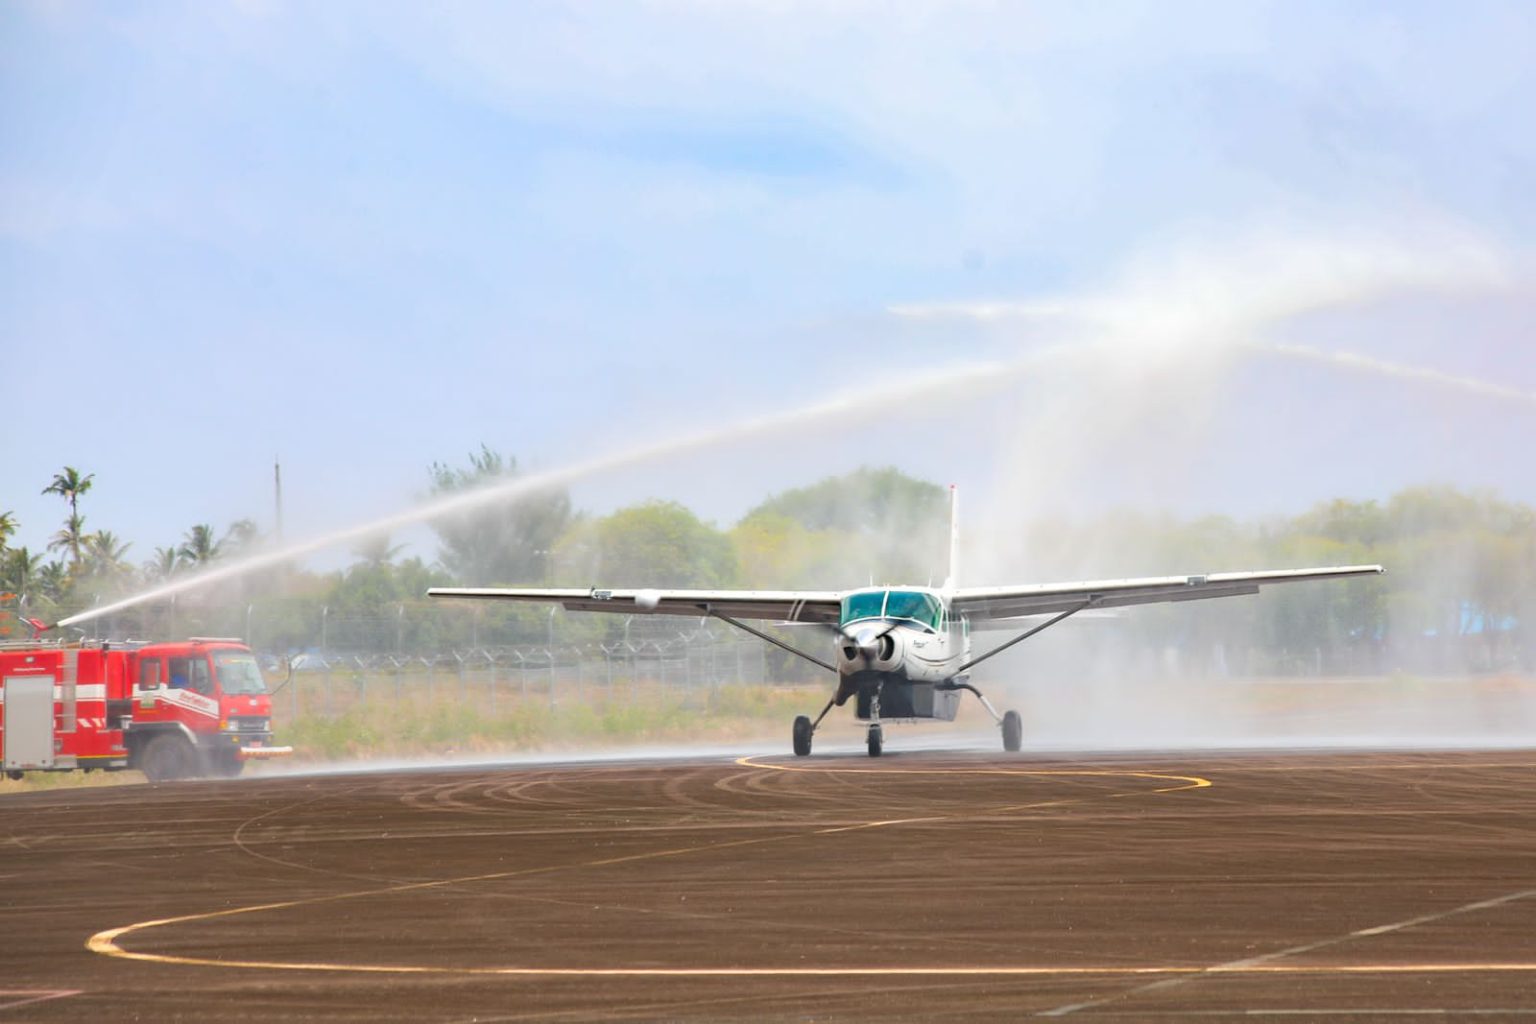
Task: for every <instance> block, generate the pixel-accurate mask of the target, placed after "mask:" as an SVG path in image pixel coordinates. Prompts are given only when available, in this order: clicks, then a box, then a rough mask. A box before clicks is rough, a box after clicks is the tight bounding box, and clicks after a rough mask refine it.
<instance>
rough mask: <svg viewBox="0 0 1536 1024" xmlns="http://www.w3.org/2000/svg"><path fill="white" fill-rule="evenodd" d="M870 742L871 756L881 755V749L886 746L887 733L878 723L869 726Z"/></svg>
mask: <svg viewBox="0 0 1536 1024" xmlns="http://www.w3.org/2000/svg"><path fill="white" fill-rule="evenodd" d="M868 742H869V756H870V757H879V756H880V751H881V750H882V749H883V748H884V746H885V734H884V733H883V732H882V731H881V729H880V727H879V726H878V725H872V726H870V727H869V737H868Z"/></svg>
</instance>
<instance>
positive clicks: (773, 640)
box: [699, 604, 1064, 721]
mask: <svg viewBox="0 0 1536 1024" xmlns="http://www.w3.org/2000/svg"><path fill="white" fill-rule="evenodd" d="M699 608H700V609H702V610H703V612H704V614H705V615H710V616H713V617H714V618H717V619H719V620H720V621H721V622H726V623H729V624H731V625H732V626H735V627H736V628H737V629H740V630H744V631H746V632H748V633H751V634H752V635H753V636H755V637H757V638H758V639H759V640H766V641H767V642H768V643H770V644H773V646H775V647H778V648H780V649H781V650H785V651H788V652H789V653H790V654H793V655H794V656H795V657H797V658H804V659H805V660H806V661H808V662H810V663H811V664H813V665H820V666H821V667H822V668H824V669H826V670H827V671H828V672H836V671H837V669H836V668H835V667H834V666H832V665H828V664H827V663H826V662H824V661H822V660H821V659H820V658H817V657H813V656H812V655H809V654H806V653H805V652H804V651H802V650H801V649H800V648H798V647H796V646H794V645H793V644H787V643H785V642H784V641H783V640H780V639H779V638H778V637H775V636H769V635H768V634H767V633H764V632H763V631H762V630H760V629H753V628H752V627H751V626H749V625H747V624H746V623H745V622H741V621H739V620H737V619H733V618H731V617H730V616H729V615H722V614H721V613H719V612H717V611H715V610H714V609H713V608H711V607H710V606H709V605H707V604H701V605H699ZM1063 617H1064V616H1063ZM822 714H826V712H825V711H823V712H822ZM818 721H819V719H818Z"/></svg>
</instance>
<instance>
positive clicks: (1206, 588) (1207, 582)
mask: <svg viewBox="0 0 1536 1024" xmlns="http://www.w3.org/2000/svg"><path fill="white" fill-rule="evenodd" d="M957 511H958V497H957V492H956V491H955V489H954V488H953V487H951V488H950V549H949V569H950V571H949V578H948V579H947V580H946V581H945V583H944V585H943V586H942V587H937V588H935V587H918V586H902V587H861V588H859V589H857V590H649V589H641V590H600V589H597V588H595V587H594V588H590V589H587V590H581V589H553V590H542V589H529V588H516V589H500V588H489V587H433V588H432V589H430V590H428V591H427V596H428V597H443V598H466V599H472V600H497V601H533V602H543V603H554V604H559V605H562V606H563V607H565V608H566V609H567V610H569V611H584V612H617V613H619V614H623V615H688V616H693V615H701V614H702V615H705V616H710V617H713V618H716V619H720V620H721V621H722V622H726V623H729V624H730V625H732V626H735V627H737V628H738V629H742V630H745V631H746V632H748V633H751V634H752V635H753V636H756V637H758V638H760V639H762V640H765V641H767V642H768V643H770V644H773V645H774V646H775V647H780V648H783V649H784V650H786V651H788V652H790V653H791V654H794V655H796V656H797V657H801V658H804V659H805V660H806V661H809V662H812V663H813V664H816V665H819V666H821V667H822V668H824V669H826V670H827V671H829V672H834V673H836V674H837V676H838V686H837V690H836V692H834V693H833V695H832V698H831V699H830V700H829V701H827V704H826V707H824V708H822V709H821V714H819V715H817V716H816V718H815V720H812V719H811V718H810V717H808V716H806V715H800V716H799V717H798V718H796V719H795V724H794V733H793V742H794V751H795V753H796V754H797V755H799V756H801V757H805V756H807V755H808V754H810V752H811V737H812V736H813V735H814V734H815V732H816V728H817V727H818V726H819V725H820V724H821V720H822V719H823V718H825V717H826V716H827V712H829V711H831V710H832V708H833V707H841V706H842V705H843V704H845V703H846V702H847V701H848V699H849V698H850V697H852V698H855V704H854V709H855V711H854V713H855V716H856V717H857V718H858V719H859V720H860V721H866V722H868V723H869V729H868V732H867V734H866V736H867V744H868V748H869V754H870V756H871V757H878V756H879V755H880V753H881V750H882V749H883V747H884V742H885V736H884V730H883V729H882V727H881V726H882V723H884V722H889V721H915V720H917V719H936V720H939V721H944V722H952V721H954V719H955V712H956V711H957V710H958V708H959V706H960V691H962V690H969V691H970V692H971V693H974V694H975V695H976V696H977V698H978V699H980V701H981V703H982V705H983V706H984V707H985V708H986V709H987V711H988V713H990V714H991V715H992V718H993V719H994V720H995V721H996V722H997V724H998V725H999V726H1000V727H1001V729H1002V733H1003V749H1004V750H1007V751H1016V750H1018V749H1019V747H1020V745H1021V744H1022V742H1023V735H1024V724H1023V720H1022V719H1021V718H1020V716H1019V713H1018V712H1017V711H1008V712H1007V713H1005V714H998V712H997V709H996V708H994V707H993V706H992V702H991V701H989V700H987V698H986V697H985V696H984V695H983V694H982V692H981V691H980V690H978V689H976V687H974V686H972V685H971V682H970V671H971V669H972V668H974V667H976V666H977V665H979V664H981V663H982V662H983V661H986V660H987V659H988V658H991V657H992V656H994V655H996V654H1000V653H1002V652H1003V651H1005V650H1007V649H1008V648H1010V647H1012V646H1013V645H1014V644H1017V643H1019V642H1021V641H1023V640H1027V639H1029V638H1030V637H1032V636H1034V635H1035V634H1037V633H1039V632H1041V631H1042V630H1045V629H1049V628H1050V627H1051V626H1054V625H1056V624H1057V623H1058V622H1061V621H1062V620H1064V619H1067V618H1069V617H1071V616H1073V615H1076V614H1077V613H1078V612H1081V611H1086V610H1088V609H1097V608H1118V607H1122V606H1125V605H1133V604H1157V603H1161V602H1165V601H1198V600H1203V599H1205V598H1211V597H1236V596H1238V595H1240V594H1257V593H1258V592H1259V588H1260V587H1263V586H1266V585H1269V584H1273V583H1295V582H1298V581H1301V580H1329V579H1344V578H1347V577H1351V576H1366V575H1375V574H1377V573H1380V572H1382V571H1383V570H1382V567H1381V566H1379V565H1345V566H1329V567H1326V568H1320V569H1280V570H1272V571H1268V572H1226V573H1214V574H1210V575H1204V576H1155V577H1147V578H1143V579H1130V580H1092V581H1087V582H1077V583H1035V584H1026V585H1022V586H1006V587H957V586H955V570H956V568H957V566H958V564H959V563H958V557H957V556H958V553H959V552H958V548H959V526H958V517H957ZM1036 615H1050V616H1051V618H1049V619H1047V620H1046V621H1044V622H1040V623H1037V624H1034V625H1031V626H1029V628H1027V629H1022V631H1021V632H1020V633H1019V634H1018V635H1017V636H1015V637H1013V638H1012V639H1010V640H1008V641H1006V642H1004V643H1001V644H999V645H997V646H996V647H994V648H992V649H991V650H989V651H987V652H985V653H984V654H980V655H976V656H972V653H971V623H973V622H983V621H994V620H1017V619H1022V618H1025V617H1028V616H1036ZM742 619H767V620H770V621H774V622H778V623H781V624H801V623H816V624H820V625H823V626H825V627H827V628H829V629H830V630H831V631H833V632H834V633H835V634H836V637H835V640H834V643H833V648H834V650H833V661H832V662H827V661H823V660H822V659H821V658H818V657H815V656H814V655H811V654H808V653H806V652H805V651H802V650H801V649H800V648H798V647H796V646H794V645H793V644H790V643H786V642H785V641H783V640H780V639H779V638H777V637H774V636H771V635H769V634H768V633H765V632H763V631H762V630H759V629H756V628H754V627H752V626H749V625H747V624H746V623H745V622H743V621H741V620H742Z"/></svg>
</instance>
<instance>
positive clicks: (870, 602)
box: [842, 590, 885, 626]
mask: <svg viewBox="0 0 1536 1024" xmlns="http://www.w3.org/2000/svg"><path fill="white" fill-rule="evenodd" d="M884 607H885V591H883V590H873V591H870V590H866V591H864V592H863V593H859V594H849V595H848V596H847V597H845V598H843V616H842V624H843V625H845V626H846V625H848V623H850V622H857V621H859V620H860V619H878V618H879V617H880V611H881V609H882V608H884Z"/></svg>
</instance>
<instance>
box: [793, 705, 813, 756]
mask: <svg viewBox="0 0 1536 1024" xmlns="http://www.w3.org/2000/svg"><path fill="white" fill-rule="evenodd" d="M810 754H811V720H810V719H809V718H807V717H806V716H804V715H800V716H799V717H798V718H796V719H795V756H796V757H809V756H810Z"/></svg>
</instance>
